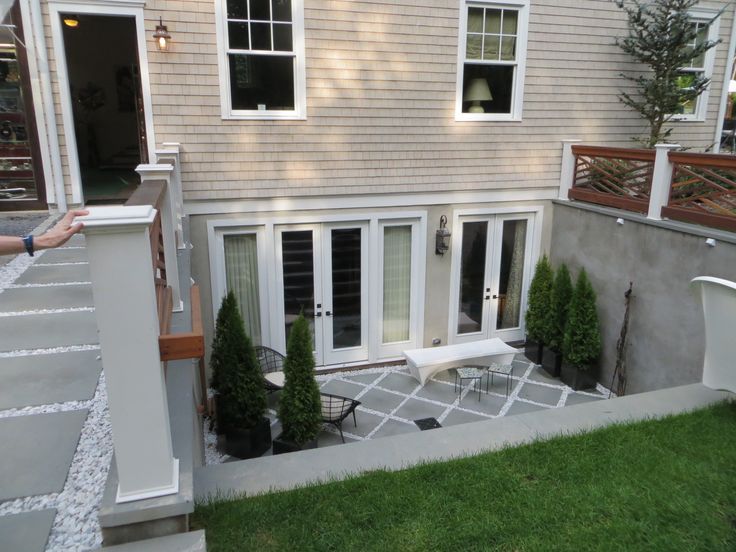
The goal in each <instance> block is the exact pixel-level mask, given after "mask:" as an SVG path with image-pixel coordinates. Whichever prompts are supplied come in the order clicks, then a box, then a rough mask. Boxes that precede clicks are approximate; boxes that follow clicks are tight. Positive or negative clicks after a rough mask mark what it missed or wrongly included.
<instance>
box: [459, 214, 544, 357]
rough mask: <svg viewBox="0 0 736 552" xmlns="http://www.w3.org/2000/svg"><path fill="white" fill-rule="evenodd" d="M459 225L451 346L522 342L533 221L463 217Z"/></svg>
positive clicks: (516, 217) (514, 217) (518, 217)
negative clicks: (496, 340)
mask: <svg viewBox="0 0 736 552" xmlns="http://www.w3.org/2000/svg"><path fill="white" fill-rule="evenodd" d="M459 223H460V224H459V226H460V232H459V236H460V239H459V242H460V247H457V248H456V250H455V251H454V254H453V271H454V274H453V275H454V278H453V281H454V282H455V285H453V290H452V292H453V299H452V305H451V308H452V311H451V313H450V325H451V327H450V335H451V336H452V340H453V342H454V343H464V342H468V341H477V340H479V339H488V338H490V337H499V338H501V339H502V340H504V341H506V342H509V341H517V340H521V339H523V338H524V328H523V313H524V309H525V307H526V293H527V286H528V284H527V283H528V281H529V273H530V263H531V252H530V249H531V247H530V244H531V234H532V232H531V223H532V217H531V216H529V215H482V216H462V217H460V218H459ZM456 232H457V231H456ZM456 243H457V242H456Z"/></svg>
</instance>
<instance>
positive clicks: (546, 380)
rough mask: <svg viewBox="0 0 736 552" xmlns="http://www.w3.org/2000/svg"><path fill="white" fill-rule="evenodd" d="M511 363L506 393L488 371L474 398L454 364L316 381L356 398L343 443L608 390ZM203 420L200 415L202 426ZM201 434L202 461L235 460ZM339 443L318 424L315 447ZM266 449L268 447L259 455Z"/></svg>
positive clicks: (601, 395) (576, 400)
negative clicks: (580, 386) (418, 372)
mask: <svg viewBox="0 0 736 552" xmlns="http://www.w3.org/2000/svg"><path fill="white" fill-rule="evenodd" d="M513 367H514V371H513V376H512V385H511V392H510V393H509V396H508V398H507V397H506V381H505V377H504V376H495V377H494V379H493V385H492V386H490V387H489V390H488V391H489V392H488V393H487V394H486V387H485V384H486V380H485V378H484V379H483V384H482V392H481V394H480V398H479V397H478V393H477V391H476V389H475V387H474V384H473V382H472V381H469V382H468V381H466V382H464V385H463V387H462V390H461V392H460V393H459V394H458V391H456V389H455V371H454V370H448V371H446V372H440V373H439V374H437V375H436V376H434V377H433V378H431V379H430V380H429V381H428V382H427V383H426V385H424V386H421V385H420V384H419V382H418V381H417V380H415V379H414V378H413V377H411V376H410V375H409V372H408V369H407V368H406V366H404V365H398V366H387V367H379V368H370V369H365V370H354V371H348V372H333V373H330V374H319V375H317V381H318V383H319V385H320V391H322V392H323V393H333V394H336V395H342V396H345V397H350V398H352V399H356V400H358V401H360V402H361V405H360V406H359V407H358V409H357V412H356V419H357V426H355V425H354V424H353V420H352V417H349V418H347V419H346V420H345V421H344V422H343V434H344V436H345V443H350V442H355V441H368V440H372V439H379V438H381V437H389V436H393V435H402V434H407V433H417V432H419V431H421V430H420V429H419V427H418V426H417V425H416V424H415V423H414V421H415V420H420V419H423V418H435V419H436V420H437V421H438V422H439V423H440V424H441V425H442V426H443V427H448V426H455V425H459V424H466V423H471V422H479V421H482V420H489V419H493V418H501V417H504V416H513V415H516V414H526V413H529V412H534V411H538V410H545V409H554V408H560V407H563V406H567V405H573V404H581V403H586V402H592V401H600V400H604V399H607V398H608V395H609V392H608V390H607V389H605V388H604V387H603V386H601V385H599V386H598V388H597V389H595V390H590V391H573V390H572V389H571V388H570V387H568V386H566V385H564V384H563V383H562V382H561V381H560V380H559V379H557V378H553V377H551V376H549V375H548V374H547V373H546V372H545V371H544V370H542V369H541V368H540V367H539V366H536V365H535V364H533V363H531V362H529V361H528V360H527V359H526V358H525V357H524V355H523V354H521V353H519V354H518V355H517V356H516V358H515V359H514V362H513ZM277 405H278V392H276V393H272V394H271V395H270V396H269V407H270V408H269V411H268V416H269V418H271V434H272V436H273V437H276V436H277V435H278V434H279V433H280V432H281V427H280V424H279V422H278V418H277V417H276V408H277ZM208 425H209V424H208V422H207V421H205V428H207V427H208ZM205 435H206V437H205V439H206V445H207V464H217V463H221V462H228V461H233V460H235V459H233V458H229V457H227V456H224V455H221V454H219V453H218V452H217V450H216V437H215V435H214V433H212V432H205ZM340 444H342V441H341V439H340V434H339V432H338V430H337V429H336V428H334V427H332V426H329V425H325V426H323V430H322V433H320V435H319V447H320V448H324V447H329V446H333V445H340ZM270 454H271V451H269V452H267V453H266V454H265V456H268V455H270Z"/></svg>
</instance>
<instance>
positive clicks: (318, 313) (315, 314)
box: [314, 312, 322, 318]
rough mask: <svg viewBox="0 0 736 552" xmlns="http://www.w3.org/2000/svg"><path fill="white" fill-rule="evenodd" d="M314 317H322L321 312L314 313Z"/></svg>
mask: <svg viewBox="0 0 736 552" xmlns="http://www.w3.org/2000/svg"><path fill="white" fill-rule="evenodd" d="M314 316H316V317H317V318H319V317H320V316H322V313H321V312H315V313H314Z"/></svg>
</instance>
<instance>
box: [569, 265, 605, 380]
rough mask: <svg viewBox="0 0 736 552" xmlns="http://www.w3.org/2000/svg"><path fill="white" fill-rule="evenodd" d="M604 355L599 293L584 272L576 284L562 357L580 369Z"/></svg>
mask: <svg viewBox="0 0 736 552" xmlns="http://www.w3.org/2000/svg"><path fill="white" fill-rule="evenodd" d="M600 352H601V332H600V326H599V324H598V313H597V312H596V307H595V291H593V286H591V284H590V280H588V275H587V274H586V273H585V270H584V269H583V270H581V271H580V274H579V275H578V279H577V281H576V282H575V290H574V291H573V294H572V300H571V301H570V310H569V312H568V318H567V327H566V329H565V338H564V341H563V344H562V354H563V355H565V359H566V360H567V362H569V363H570V364H572V365H573V366H577V367H578V368H586V367H587V366H589V365H590V364H591V363H593V362H594V361H595V360H597V358H598V355H600Z"/></svg>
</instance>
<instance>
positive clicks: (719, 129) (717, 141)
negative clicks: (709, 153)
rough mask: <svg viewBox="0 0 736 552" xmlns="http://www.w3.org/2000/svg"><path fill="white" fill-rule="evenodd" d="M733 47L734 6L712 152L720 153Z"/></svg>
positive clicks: (735, 38)
mask: <svg viewBox="0 0 736 552" xmlns="http://www.w3.org/2000/svg"><path fill="white" fill-rule="evenodd" d="M734 48H736V6H734V9H733V12H732V13H731V37H730V38H729V41H728V50H727V51H726V63H725V64H724V67H723V84H722V86H721V101H720V103H719V105H718V121H717V124H716V129H715V134H714V136H713V143H714V147H713V152H714V153H720V151H721V140H722V138H723V120H724V119H725V118H726V107H727V104H728V85H729V83H730V81H731V76H732V71H733V64H734V55H735V54H734Z"/></svg>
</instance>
